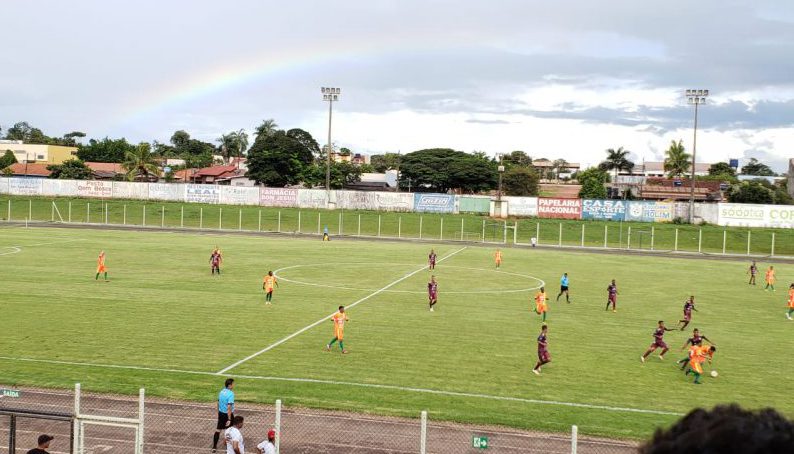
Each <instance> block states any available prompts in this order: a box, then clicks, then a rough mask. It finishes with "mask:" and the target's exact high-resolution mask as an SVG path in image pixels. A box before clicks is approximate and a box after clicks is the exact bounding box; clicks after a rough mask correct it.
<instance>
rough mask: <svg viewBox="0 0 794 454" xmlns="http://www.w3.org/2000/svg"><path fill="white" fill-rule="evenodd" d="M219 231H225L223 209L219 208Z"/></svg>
mask: <svg viewBox="0 0 794 454" xmlns="http://www.w3.org/2000/svg"><path fill="white" fill-rule="evenodd" d="M218 230H223V207H218Z"/></svg>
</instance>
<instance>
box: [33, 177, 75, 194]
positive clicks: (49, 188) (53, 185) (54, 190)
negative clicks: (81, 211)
mask: <svg viewBox="0 0 794 454" xmlns="http://www.w3.org/2000/svg"><path fill="white" fill-rule="evenodd" d="M41 194H42V195H51V196H76V195H77V181H75V180H50V179H49V178H47V179H45V180H41Z"/></svg>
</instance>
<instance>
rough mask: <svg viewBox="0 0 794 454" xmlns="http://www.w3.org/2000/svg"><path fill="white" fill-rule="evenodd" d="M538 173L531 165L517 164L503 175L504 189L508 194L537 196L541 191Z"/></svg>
mask: <svg viewBox="0 0 794 454" xmlns="http://www.w3.org/2000/svg"><path fill="white" fill-rule="evenodd" d="M539 181H540V178H539V177H538V173H537V172H535V170H534V169H533V168H531V167H527V166H515V167H513V168H511V169H509V170H507V171H506V172H505V173H504V175H503V176H502V189H504V192H505V193H506V194H507V195H514V196H536V195H538V194H539V192H540V185H539V184H538V182H539Z"/></svg>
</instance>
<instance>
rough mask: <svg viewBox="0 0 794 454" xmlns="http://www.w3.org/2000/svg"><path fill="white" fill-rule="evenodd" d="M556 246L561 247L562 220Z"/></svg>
mask: <svg viewBox="0 0 794 454" xmlns="http://www.w3.org/2000/svg"><path fill="white" fill-rule="evenodd" d="M557 246H558V247H562V222H560V233H559V235H557Z"/></svg>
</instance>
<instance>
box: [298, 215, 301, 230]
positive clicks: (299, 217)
mask: <svg viewBox="0 0 794 454" xmlns="http://www.w3.org/2000/svg"><path fill="white" fill-rule="evenodd" d="M298 233H301V212H300V211H298Z"/></svg>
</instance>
